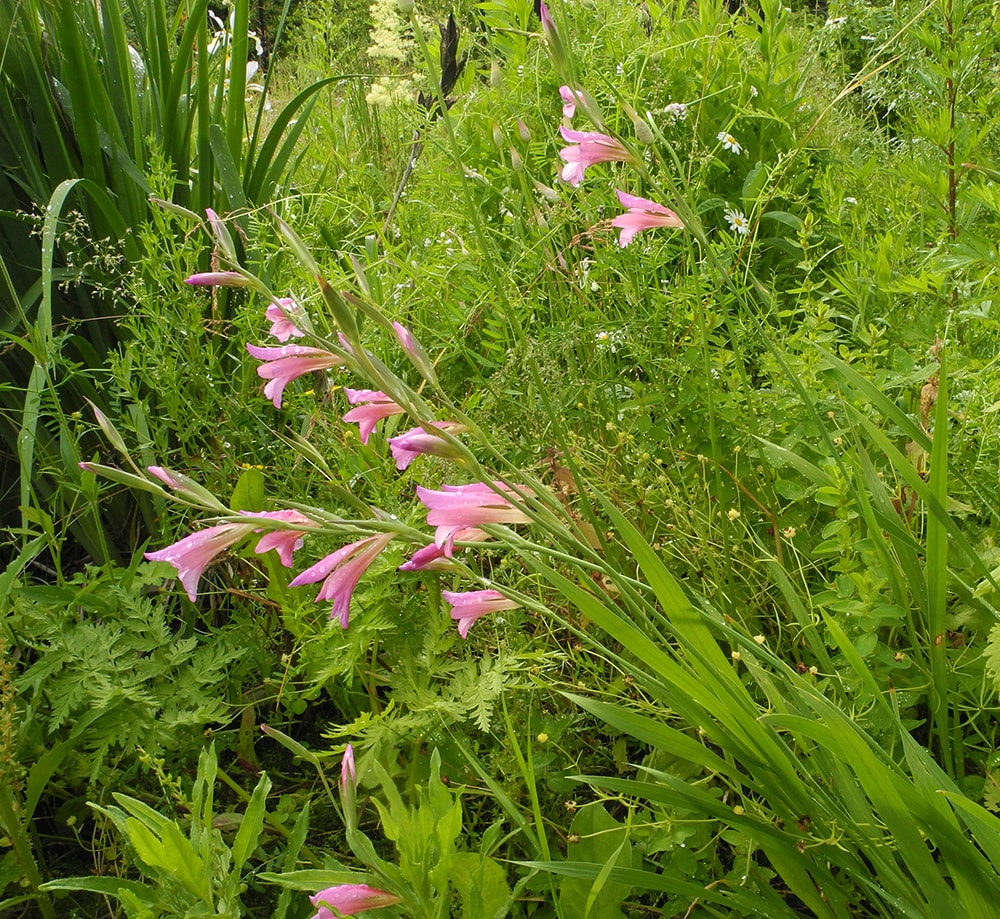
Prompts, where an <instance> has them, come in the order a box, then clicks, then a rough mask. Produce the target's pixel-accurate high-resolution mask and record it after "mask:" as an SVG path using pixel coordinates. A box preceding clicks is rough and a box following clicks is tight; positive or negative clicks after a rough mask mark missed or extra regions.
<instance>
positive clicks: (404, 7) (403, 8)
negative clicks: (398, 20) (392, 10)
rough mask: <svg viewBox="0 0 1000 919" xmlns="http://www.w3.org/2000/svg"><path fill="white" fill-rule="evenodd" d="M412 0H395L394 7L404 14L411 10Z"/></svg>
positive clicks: (408, 13)
mask: <svg viewBox="0 0 1000 919" xmlns="http://www.w3.org/2000/svg"><path fill="white" fill-rule="evenodd" d="M413 5H414V4H413V0H396V9H397V10H399V12H400V13H401V14H402V15H404V16H409V15H410V13H412V12H413Z"/></svg>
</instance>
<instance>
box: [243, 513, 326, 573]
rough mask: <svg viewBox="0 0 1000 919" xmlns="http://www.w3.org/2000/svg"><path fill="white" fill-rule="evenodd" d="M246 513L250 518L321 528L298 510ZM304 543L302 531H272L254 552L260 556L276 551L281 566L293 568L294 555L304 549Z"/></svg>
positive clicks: (258, 543)
mask: <svg viewBox="0 0 1000 919" xmlns="http://www.w3.org/2000/svg"><path fill="white" fill-rule="evenodd" d="M244 513H245V514H246V515H247V516H248V517H266V518H268V519H269V520H280V521H282V522H284V523H291V524H296V525H297V526H304V527H316V526H319V524H318V523H317V522H316V521H315V520H313V519H312V518H311V517H307V516H306V515H305V514H303V513H301V512H300V511H296V510H285V511H261V512H260V513H254V512H251V511H244ZM261 529H262V528H261V527H257V529H256V530H255V532H257V533H259V532H260V531H261ZM302 542H303V536H302V532H301V530H299V529H276V530H271V531H270V532H269V533H265V534H264V535H263V536H261V538H260V539H259V540H258V542H257V545H256V546H255V547H254V552H256V553H257V554H258V555H263V554H264V553H265V552H270V551H271V550H272V549H274V551H275V552H277V553H278V558H279V559H280V560H281V564H282V565H284V566H285V567H286V568H291V567H292V554H293V553H294V552H295V550H296V549H300V548H301V547H302Z"/></svg>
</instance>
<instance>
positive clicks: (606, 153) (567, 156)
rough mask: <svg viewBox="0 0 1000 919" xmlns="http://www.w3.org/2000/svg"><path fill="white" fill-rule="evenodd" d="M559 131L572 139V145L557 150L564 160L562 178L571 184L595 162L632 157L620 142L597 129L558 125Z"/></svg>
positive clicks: (580, 179) (622, 159)
mask: <svg viewBox="0 0 1000 919" xmlns="http://www.w3.org/2000/svg"><path fill="white" fill-rule="evenodd" d="M559 131H560V133H561V134H562V136H563V139H564V140H568V141H572V143H573V146H571V147H563V149H562V150H560V151H559V156H560V157H562V159H563V160H564V161H565V163H566V165H565V166H563V170H562V173H560V175H561V176H562V179H563V181H564V182H569V184H570V185H572V186H574V187H575V186H577V185H579V184H580V183H581V182H582V181H583V174H584V171H585V170H586V169H587V167H588V166H593V165H594V164H595V163H612V162H617V163H630V162H633V161H634V157H633V156H632V154H631V153H629V152H628V150H626V149H625V147H623V146H622V144H621V143H620V142H619V141H617V140H615V139H614V138H613V137H609V136H608V135H607V134H601V133H599V132H597V131H574V130H572V129H570V128H567V127H560V128H559Z"/></svg>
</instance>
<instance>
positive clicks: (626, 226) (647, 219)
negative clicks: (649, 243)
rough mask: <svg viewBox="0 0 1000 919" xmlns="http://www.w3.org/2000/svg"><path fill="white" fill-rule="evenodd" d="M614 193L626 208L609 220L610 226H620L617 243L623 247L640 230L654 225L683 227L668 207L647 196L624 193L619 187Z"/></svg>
mask: <svg viewBox="0 0 1000 919" xmlns="http://www.w3.org/2000/svg"><path fill="white" fill-rule="evenodd" d="M615 193H616V194H617V195H618V200H619V201H620V202H621V205H622V207H624V208H627V210H626V211H625V213H624V214H619V215H618V216H617V217H615V219H614V220H612V221H611V226H613V227H620V228H621V234H620V235H619V237H618V245H619V246H621V247H622V248H623V249H624V248H625V246H627V245H628V244H629V243H630V242H632V239H633V238H634V236H635V234H636V233H638V232H639V231H640V230H652V229H654V228H655V227H672V228H674V229H676V230H683V229H684V222H683V221H682V220H681V218H680V217H678V216H677V215H676V214H675V213H674V212H673V211H672V210H670V208H668V207H664V206H663V205H662V204H657V203H656V202H655V201H650V200H649V199H648V198H639V197H637V196H636V195H629V194H626V193H625V192H623V191H621V190H620V189H615Z"/></svg>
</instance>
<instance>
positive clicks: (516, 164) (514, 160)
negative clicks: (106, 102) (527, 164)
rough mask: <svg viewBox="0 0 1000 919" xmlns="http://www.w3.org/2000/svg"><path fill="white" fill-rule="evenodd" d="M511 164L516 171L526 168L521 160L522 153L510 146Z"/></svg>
mask: <svg viewBox="0 0 1000 919" xmlns="http://www.w3.org/2000/svg"><path fill="white" fill-rule="evenodd" d="M510 166H511V169H513V170H514V172H520V171H521V170H522V169H524V163H523V162H522V161H521V154H520V153H518V152H517V151H516V150H515V149H514V148H513V147H511V148H510Z"/></svg>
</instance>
